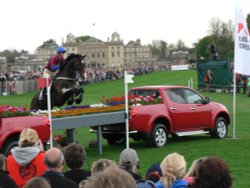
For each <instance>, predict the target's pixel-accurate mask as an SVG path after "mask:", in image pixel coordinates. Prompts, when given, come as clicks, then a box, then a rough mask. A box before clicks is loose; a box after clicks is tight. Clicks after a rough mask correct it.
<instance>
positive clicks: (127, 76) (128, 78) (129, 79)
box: [124, 71, 134, 84]
mask: <svg viewBox="0 0 250 188" xmlns="http://www.w3.org/2000/svg"><path fill="white" fill-rule="evenodd" d="M133 77H134V75H132V74H127V71H125V74H124V82H125V83H127V84H129V83H134V80H133V79H132V78H133Z"/></svg>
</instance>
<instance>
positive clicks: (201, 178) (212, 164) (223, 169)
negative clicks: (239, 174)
mask: <svg viewBox="0 0 250 188" xmlns="http://www.w3.org/2000/svg"><path fill="white" fill-rule="evenodd" d="M232 182H233V180H232V177H231V175H230V172H229V169H228V166H227V164H226V163H225V161H223V160H222V159H220V158H218V157H208V158H206V159H205V160H204V161H202V163H201V164H200V166H199V168H198V169H197V177H196V180H195V183H194V185H193V187H194V188H210V187H216V188H230V187H232Z"/></svg>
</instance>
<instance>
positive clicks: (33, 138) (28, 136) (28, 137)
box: [18, 128, 40, 147]
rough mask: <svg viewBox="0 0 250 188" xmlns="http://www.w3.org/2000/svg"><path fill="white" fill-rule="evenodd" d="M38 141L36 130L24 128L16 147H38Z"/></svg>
mask: <svg viewBox="0 0 250 188" xmlns="http://www.w3.org/2000/svg"><path fill="white" fill-rule="evenodd" d="M39 142H40V139H39V137H38V134H37V132H36V130H34V129H30V128H26V129H23V131H22V132H21V134H20V137H19V142H18V145H19V147H32V146H35V145H38V144H39Z"/></svg>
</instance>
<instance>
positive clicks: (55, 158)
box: [44, 148, 64, 172]
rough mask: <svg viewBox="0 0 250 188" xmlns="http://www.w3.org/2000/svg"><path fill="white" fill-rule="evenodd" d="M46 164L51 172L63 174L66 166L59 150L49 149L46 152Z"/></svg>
mask: <svg viewBox="0 0 250 188" xmlns="http://www.w3.org/2000/svg"><path fill="white" fill-rule="evenodd" d="M44 163H45V165H46V166H47V167H48V169H49V170H50V171H54V172H62V169H63V166H64V158H63V154H62V151H61V150H59V149H58V148H51V149H49V150H48V151H47V152H46V155H45V159H44Z"/></svg>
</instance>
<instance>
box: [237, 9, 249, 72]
mask: <svg viewBox="0 0 250 188" xmlns="http://www.w3.org/2000/svg"><path fill="white" fill-rule="evenodd" d="M234 70H235V72H236V73H239V74H243V75H250V37H249V30H248V27H247V22H246V18H245V16H244V14H243V13H242V10H241V8H240V6H239V5H236V12H235V46H234Z"/></svg>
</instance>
